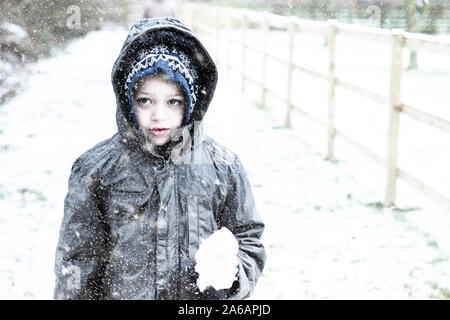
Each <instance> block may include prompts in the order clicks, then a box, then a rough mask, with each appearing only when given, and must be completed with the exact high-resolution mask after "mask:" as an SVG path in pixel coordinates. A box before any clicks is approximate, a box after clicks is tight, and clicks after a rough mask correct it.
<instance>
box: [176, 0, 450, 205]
mask: <svg viewBox="0 0 450 320" xmlns="http://www.w3.org/2000/svg"><path fill="white" fill-rule="evenodd" d="M178 12H179V16H180V18H181V19H182V20H183V21H185V22H186V23H187V25H188V26H189V27H191V28H192V29H193V30H194V32H202V31H203V32H205V33H206V34H210V35H211V37H212V38H214V39H215V41H216V44H217V43H218V41H219V39H221V38H223V36H222V35H220V32H219V30H221V29H222V30H223V29H224V28H225V30H226V34H227V36H226V38H225V40H226V41H227V51H228V54H227V61H226V62H225V63H224V65H225V67H227V68H228V70H234V71H237V72H239V73H241V78H242V90H245V82H246V81H249V82H251V83H253V84H255V85H256V86H258V87H260V88H261V89H262V96H261V105H262V107H263V108H264V107H265V104H266V95H267V93H270V94H271V95H272V96H274V97H275V98H277V99H278V100H280V101H282V102H283V103H285V104H286V106H287V108H286V116H285V119H286V122H285V125H286V127H290V126H291V123H290V118H291V116H290V114H291V112H297V113H300V114H302V115H303V116H305V117H307V118H308V119H310V120H311V121H313V122H315V123H316V124H319V125H320V126H322V127H324V128H326V129H327V130H328V141H327V144H328V154H327V156H326V158H327V159H328V160H332V159H333V158H334V140H335V137H336V136H338V137H340V138H342V139H343V140H344V141H346V142H347V143H348V144H350V145H352V146H353V147H354V148H356V150H358V151H359V152H361V153H362V154H365V155H366V156H367V157H368V158H370V159H371V160H373V161H375V162H376V163H378V164H379V165H381V166H383V167H385V169H386V186H385V199H384V204H385V206H393V205H395V200H396V188H397V180H398V179H399V178H400V179H402V180H403V181H405V182H406V183H408V184H409V185H410V186H412V187H414V188H415V189H416V190H418V191H420V192H421V193H423V194H425V195H427V196H428V197H429V198H431V199H433V200H434V201H436V202H437V203H439V204H440V205H442V206H444V207H445V208H447V209H449V210H450V195H444V194H442V193H441V192H439V191H437V190H434V189H433V188H431V187H430V186H427V185H426V184H424V183H423V182H421V181H420V180H419V179H417V178H415V177H414V176H413V175H411V174H410V173H407V172H405V171H403V170H401V169H399V168H398V140H399V117H400V114H405V115H407V116H408V117H411V118H413V119H415V120H416V121H420V122H422V123H425V124H427V125H429V126H432V127H434V128H437V129H440V130H442V131H443V134H448V133H450V121H448V120H446V119H441V118H439V117H436V116H434V115H431V114H428V113H426V112H424V111H421V110H420V108H418V107H417V106H410V105H406V104H405V103H403V102H402V101H401V99H400V97H401V84H402V72H403V70H402V53H403V49H404V48H409V49H411V50H415V51H419V50H426V51H429V52H433V53H438V54H446V55H449V54H450V40H448V41H447V40H441V39H439V40H437V39H436V37H433V36H430V35H423V34H415V33H408V32H404V31H402V30H384V29H379V28H373V27H366V26H359V25H351V24H344V23H339V22H336V21H333V20H329V21H326V22H323V21H312V20H305V19H300V18H297V17H291V16H290V17H287V16H279V15H275V14H272V13H267V12H255V11H250V10H247V9H236V8H228V7H218V6H211V5H204V4H194V3H186V4H184V5H182V6H180V7H179V11H178ZM202 18H203V19H202ZM250 27H251V28H260V29H261V30H262V32H263V46H262V48H257V47H254V46H252V45H249V44H248V43H247V41H246V37H247V35H246V33H247V32H246V30H247V29H248V28H250ZM230 28H236V29H237V28H239V30H242V35H241V36H242V37H241V39H232V38H231V36H230ZM270 29H272V30H278V31H285V32H287V33H288V35H289V50H288V51H289V57H288V59H283V58H281V57H277V56H275V55H273V54H271V53H269V52H267V31H268V30H270ZM297 32H303V33H311V34H320V35H324V36H326V37H327V45H328V48H329V53H328V55H329V56H328V58H329V63H328V72H326V73H323V72H319V71H317V70H313V69H309V68H306V67H301V66H298V65H296V64H295V63H294V61H293V58H294V56H293V45H294V44H293V42H294V35H295V33H297ZM337 35H345V36H347V37H351V38H355V39H364V40H373V41H377V42H382V43H386V44H389V45H390V46H391V70H390V91H389V92H388V93H386V95H382V94H379V93H375V92H372V91H371V90H369V89H367V88H364V87H360V86H359V85H357V84H355V83H351V82H348V81H345V80H342V79H338V78H336V76H335V65H336V63H338V62H336V57H335V51H336V49H335V43H336V36H337ZM232 43H233V44H236V45H239V46H241V48H242V63H241V66H240V69H239V68H237V67H235V66H232V65H231V63H230V61H229V59H230V58H229V56H230V55H229V48H230V44H232ZM247 50H252V51H255V52H258V53H259V54H261V55H262V56H263V70H262V73H263V76H262V79H254V78H252V77H250V76H249V75H247V74H246V72H245V64H246V51H247ZM268 59H273V60H276V61H277V62H279V63H282V64H284V65H286V66H288V85H287V90H286V96H283V95H281V94H279V93H277V92H275V91H274V90H272V89H271V88H269V87H268V86H267V84H266V79H265V78H266V70H265V69H266V65H267V60H268ZM219 63H221V61H219ZM293 70H298V71H300V72H302V73H304V74H308V75H310V76H313V77H315V78H318V79H322V80H325V81H327V82H328V118H327V120H326V121H323V120H320V119H317V118H316V117H314V116H312V115H310V114H309V113H308V112H306V111H304V110H302V109H301V108H299V107H298V106H296V105H295V104H294V102H293V100H292V86H293V83H292V72H293ZM336 87H342V88H344V89H346V90H349V91H351V92H353V93H356V94H357V95H360V96H363V97H366V98H369V99H371V100H373V101H375V102H378V103H379V104H380V105H382V106H383V105H384V106H386V107H388V111H389V123H388V150H387V154H386V158H383V157H381V156H379V155H377V154H376V153H374V152H373V151H371V150H369V149H368V148H367V147H365V146H364V145H363V144H361V143H359V142H357V141H356V140H355V139H353V138H352V137H350V135H348V134H346V133H344V132H342V131H341V130H337V129H336V128H335V126H334V121H335V119H334V118H335V117H334V115H335V88H336Z"/></svg>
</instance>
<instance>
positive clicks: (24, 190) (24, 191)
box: [17, 188, 48, 201]
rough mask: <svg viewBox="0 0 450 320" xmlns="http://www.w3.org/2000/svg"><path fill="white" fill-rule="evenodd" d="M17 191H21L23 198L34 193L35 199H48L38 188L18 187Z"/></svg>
mask: <svg viewBox="0 0 450 320" xmlns="http://www.w3.org/2000/svg"><path fill="white" fill-rule="evenodd" d="M17 192H19V193H20V194H21V195H22V200H24V201H25V200H26V196H27V195H28V194H29V195H32V196H34V198H35V200H37V201H47V200H48V199H47V197H46V196H44V194H43V193H42V192H41V191H38V190H33V189H28V188H21V189H18V190H17Z"/></svg>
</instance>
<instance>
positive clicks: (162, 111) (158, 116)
mask: <svg viewBox="0 0 450 320" xmlns="http://www.w3.org/2000/svg"><path fill="white" fill-rule="evenodd" d="M166 115H167V113H166V108H165V106H164V105H162V104H160V103H158V104H155V106H154V108H153V112H152V116H151V118H152V120H153V121H161V120H164V119H165V118H166Z"/></svg>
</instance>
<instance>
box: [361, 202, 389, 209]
mask: <svg viewBox="0 0 450 320" xmlns="http://www.w3.org/2000/svg"><path fill="white" fill-rule="evenodd" d="M364 205H365V206H366V207H368V208H372V209H375V210H382V209H383V208H384V205H383V203H382V202H380V201H377V202H368V203H365V204H364Z"/></svg>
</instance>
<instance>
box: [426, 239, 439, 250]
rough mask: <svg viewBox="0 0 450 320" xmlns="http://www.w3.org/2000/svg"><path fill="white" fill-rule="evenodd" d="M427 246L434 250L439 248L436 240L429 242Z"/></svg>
mask: <svg viewBox="0 0 450 320" xmlns="http://www.w3.org/2000/svg"><path fill="white" fill-rule="evenodd" d="M427 246H429V247H432V248H439V245H438V243H437V241H436V240H428V241H427Z"/></svg>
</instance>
